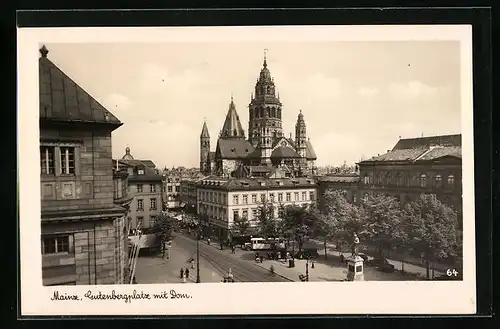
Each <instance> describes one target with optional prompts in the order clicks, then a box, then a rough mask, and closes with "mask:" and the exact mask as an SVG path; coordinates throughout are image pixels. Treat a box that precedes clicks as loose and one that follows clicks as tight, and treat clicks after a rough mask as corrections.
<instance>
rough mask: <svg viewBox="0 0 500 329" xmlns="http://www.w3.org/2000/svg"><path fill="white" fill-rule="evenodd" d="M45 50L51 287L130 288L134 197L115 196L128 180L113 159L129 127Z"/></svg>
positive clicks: (47, 271)
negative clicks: (114, 142) (116, 139)
mask: <svg viewBox="0 0 500 329" xmlns="http://www.w3.org/2000/svg"><path fill="white" fill-rule="evenodd" d="M40 53H41V57H40V59H39V71H40V72H39V73H40V90H39V92H40V183H41V254H42V279H43V284H44V285H79V284H85V285H88V284H120V283H124V282H125V280H126V275H127V270H126V263H127V261H126V259H127V252H126V248H127V234H126V233H127V232H126V230H127V228H126V226H127V212H128V209H127V205H128V203H129V199H128V198H127V196H126V195H122V197H121V198H120V199H115V195H114V189H115V185H116V184H117V182H116V180H121V179H123V177H117V176H115V175H114V173H113V164H112V158H111V132H112V131H113V130H115V129H117V128H118V127H120V126H121V125H122V123H121V122H120V121H119V120H118V119H117V118H116V117H115V116H114V115H113V114H112V113H110V112H109V111H108V110H106V109H105V108H104V107H103V106H102V105H101V104H99V103H98V102H97V101H96V100H95V99H94V98H92V96H90V95H89V94H88V93H87V92H85V90H83V89H82V88H81V87H80V86H79V85H78V84H76V83H75V82H74V81H73V80H72V79H71V78H69V77H68V76H67V75H66V74H65V73H64V72H62V71H61V70H60V69H59V68H58V67H57V66H56V65H55V64H54V63H52V62H51V61H50V60H49V59H48V58H47V54H48V50H47V48H46V47H45V46H43V47H42V48H41V49H40ZM125 179H126V178H125Z"/></svg>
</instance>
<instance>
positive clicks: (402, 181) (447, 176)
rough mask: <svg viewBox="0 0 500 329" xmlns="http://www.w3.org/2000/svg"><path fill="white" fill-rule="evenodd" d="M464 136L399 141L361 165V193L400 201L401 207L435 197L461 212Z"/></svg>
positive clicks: (360, 163)
mask: <svg viewBox="0 0 500 329" xmlns="http://www.w3.org/2000/svg"><path fill="white" fill-rule="evenodd" d="M461 137H462V136H461V135H460V134H457V135H442V136H431V137H420V138H410V139H400V140H399V141H398V143H397V144H396V145H395V146H394V148H393V149H392V150H390V151H388V152H387V153H385V154H382V155H378V156H376V157H373V158H371V159H368V160H365V161H361V162H359V163H358V165H359V171H360V182H359V190H360V193H361V196H363V194H364V193H366V192H381V193H385V194H388V195H393V196H395V197H397V198H398V199H399V200H400V202H401V203H402V204H405V203H407V202H408V201H411V200H415V199H416V198H418V197H419V195H420V194H422V193H426V194H435V195H436V196H437V198H438V199H440V201H441V202H443V203H445V204H447V205H449V206H452V207H453V208H454V209H455V210H456V211H457V212H458V213H459V214H460V213H461V211H462V150H461Z"/></svg>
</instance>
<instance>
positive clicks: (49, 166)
mask: <svg viewBox="0 0 500 329" xmlns="http://www.w3.org/2000/svg"><path fill="white" fill-rule="evenodd" d="M54 150H55V148H54V147H49V146H40V161H41V162H40V169H41V173H42V174H45V175H53V174H54V172H55V171H54Z"/></svg>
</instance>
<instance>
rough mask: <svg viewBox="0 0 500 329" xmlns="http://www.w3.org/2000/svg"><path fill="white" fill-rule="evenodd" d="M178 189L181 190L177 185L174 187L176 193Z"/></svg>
mask: <svg viewBox="0 0 500 329" xmlns="http://www.w3.org/2000/svg"><path fill="white" fill-rule="evenodd" d="M180 188H181V187H180V186H179V185H177V186H176V187H175V192H177V193H178V192H179V191H180Z"/></svg>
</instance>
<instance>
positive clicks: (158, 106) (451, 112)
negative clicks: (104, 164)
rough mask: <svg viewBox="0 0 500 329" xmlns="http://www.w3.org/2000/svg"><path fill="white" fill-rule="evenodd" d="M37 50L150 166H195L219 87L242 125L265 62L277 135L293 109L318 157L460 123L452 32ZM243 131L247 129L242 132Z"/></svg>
mask: <svg viewBox="0 0 500 329" xmlns="http://www.w3.org/2000/svg"><path fill="white" fill-rule="evenodd" d="M47 47H48V49H49V55H48V57H49V58H50V59H51V60H52V61H53V62H54V63H55V64H56V65H57V66H59V68H61V69H62V70H63V71H64V72H65V73H66V74H68V75H69V76H70V77H71V78H73V79H74V80H75V81H76V82H77V83H78V84H80V85H81V86H82V87H83V88H84V89H85V90H87V91H88V92H89V93H90V94H91V95H92V96H94V97H95V98H96V99H97V100H98V101H99V102H101V103H102V104H103V105H104V106H105V107H107V108H108V109H109V110H110V111H111V112H112V113H113V114H115V115H116V116H117V117H118V118H119V119H120V120H121V121H122V122H123V123H124V125H123V126H122V127H120V128H118V129H117V130H116V131H115V132H113V157H121V156H123V154H124V150H125V147H127V146H128V147H130V148H131V153H132V155H133V156H134V157H135V158H137V159H151V160H153V161H154V162H155V163H156V164H157V166H159V167H163V166H167V167H172V166H186V167H195V166H196V167H197V166H199V135H200V132H201V127H202V124H203V120H204V118H206V121H207V124H208V128H209V131H210V135H211V137H212V140H211V143H212V149H214V148H215V145H216V137H217V134H218V132H219V130H220V129H221V128H222V125H223V122H224V118H225V115H226V112H227V109H228V106H229V102H230V98H231V94H232V95H233V96H234V101H235V104H236V109H237V111H238V114H239V116H240V119H241V120H242V124H243V127H244V129H245V130H246V131H247V128H248V107H247V106H248V103H249V101H250V95H251V93H252V91H253V88H254V85H255V82H256V79H257V77H258V75H259V72H260V69H261V67H262V61H263V53H264V49H265V48H267V49H268V55H267V62H268V68H269V69H270V71H271V75H272V76H273V77H274V81H275V83H276V86H277V89H278V91H279V94H280V99H281V101H282V103H283V127H284V131H285V133H286V134H287V135H288V134H289V133H293V132H294V129H295V128H294V126H295V121H296V119H297V114H298V113H299V110H302V112H303V114H304V118H305V120H306V124H307V131H308V135H309V137H310V139H311V142H312V143H313V145H314V148H315V150H316V153H317V156H318V160H317V164H318V165H339V164H342V163H344V161H346V162H347V163H354V162H355V161H358V160H360V158H362V157H364V158H367V157H370V156H373V155H377V154H378V153H384V152H386V151H387V150H388V149H390V148H392V147H393V146H394V144H395V143H396V142H397V140H398V138H399V136H401V137H402V138H410V137H418V136H421V135H422V134H423V135H424V136H430V135H440V134H452V133H460V130H461V124H460V120H461V116H460V110H461V109H460V44H459V42H458V41H407V42H402V41H394V42H387V41H384V42H375V41H374V42H307V43H304V42H287V43H276V42H266V43H256V42H241V43H235V42H225V43H222V42H220V43H209V42H205V43H187V42H183V43H168V42H167V43H149V44H148V43H141V44H139V43H135V44H133V43H116V44H110V43H104V44H103V43H80V44H76V43H73V44H70V43H65V44H62V43H59V44H50V43H49V44H47ZM247 134H248V131H247Z"/></svg>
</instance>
